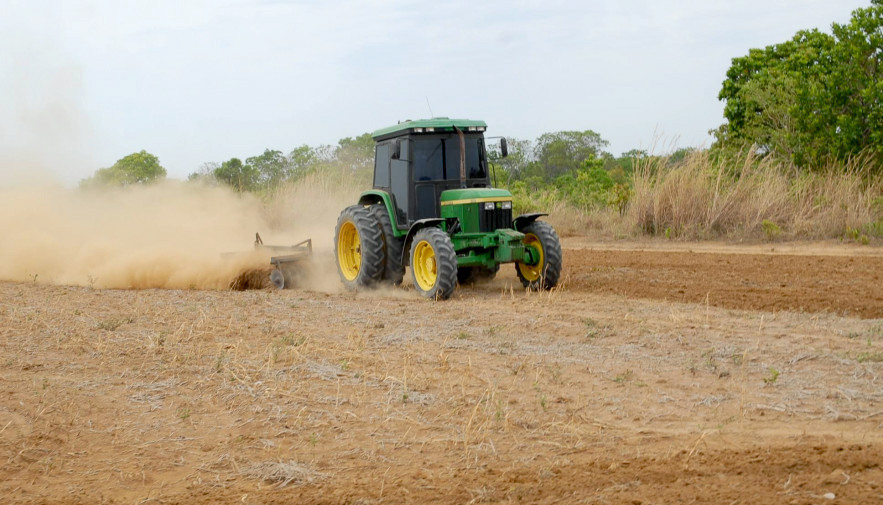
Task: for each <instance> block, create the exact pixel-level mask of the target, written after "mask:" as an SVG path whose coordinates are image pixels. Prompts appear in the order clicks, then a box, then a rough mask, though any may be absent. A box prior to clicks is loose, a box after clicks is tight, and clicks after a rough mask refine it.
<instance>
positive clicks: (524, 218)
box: [512, 212, 549, 231]
mask: <svg viewBox="0 0 883 505" xmlns="http://www.w3.org/2000/svg"><path fill="white" fill-rule="evenodd" d="M548 215H549V214H548V213H545V212H533V213H531V214H522V215H520V216H518V217H516V218H515V219H514V220H512V227H513V228H515V231H521V230H522V229H523V228H524V227H525V226H527V225H529V224H530V223H532V222H534V221H536V220H537V218H539V217H542V216H548Z"/></svg>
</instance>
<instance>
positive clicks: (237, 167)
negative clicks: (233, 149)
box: [213, 158, 260, 192]
mask: <svg viewBox="0 0 883 505" xmlns="http://www.w3.org/2000/svg"><path fill="white" fill-rule="evenodd" d="M213 175H214V177H215V179H216V180H217V181H218V182H222V183H224V184H226V185H228V186H230V187H232V188H233V189H235V190H236V191H239V192H242V191H254V190H255V189H257V188H258V185H259V183H260V173H259V172H258V171H257V170H256V169H255V168H254V167H252V166H250V165H243V164H242V161H241V160H240V159H239V158H230V159H229V160H228V161H225V162H224V163H221V166H220V167H218V168H216V169H215V171H214V174H213Z"/></svg>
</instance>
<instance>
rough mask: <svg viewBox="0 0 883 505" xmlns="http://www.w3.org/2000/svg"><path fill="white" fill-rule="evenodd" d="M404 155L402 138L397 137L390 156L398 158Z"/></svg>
mask: <svg viewBox="0 0 883 505" xmlns="http://www.w3.org/2000/svg"><path fill="white" fill-rule="evenodd" d="M401 157H402V139H396V141H395V142H394V143H393V144H392V153H391V154H390V158H392V159H394V160H397V159H399V158H401Z"/></svg>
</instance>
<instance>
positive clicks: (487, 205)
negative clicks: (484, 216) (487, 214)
mask: <svg viewBox="0 0 883 505" xmlns="http://www.w3.org/2000/svg"><path fill="white" fill-rule="evenodd" d="M484 210H494V202H484Z"/></svg>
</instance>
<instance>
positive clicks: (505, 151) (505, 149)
mask: <svg viewBox="0 0 883 505" xmlns="http://www.w3.org/2000/svg"><path fill="white" fill-rule="evenodd" d="M500 155H501V156H502V157H503V158H505V157H506V156H509V143H508V142H506V137H503V138H501V139H500Z"/></svg>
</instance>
